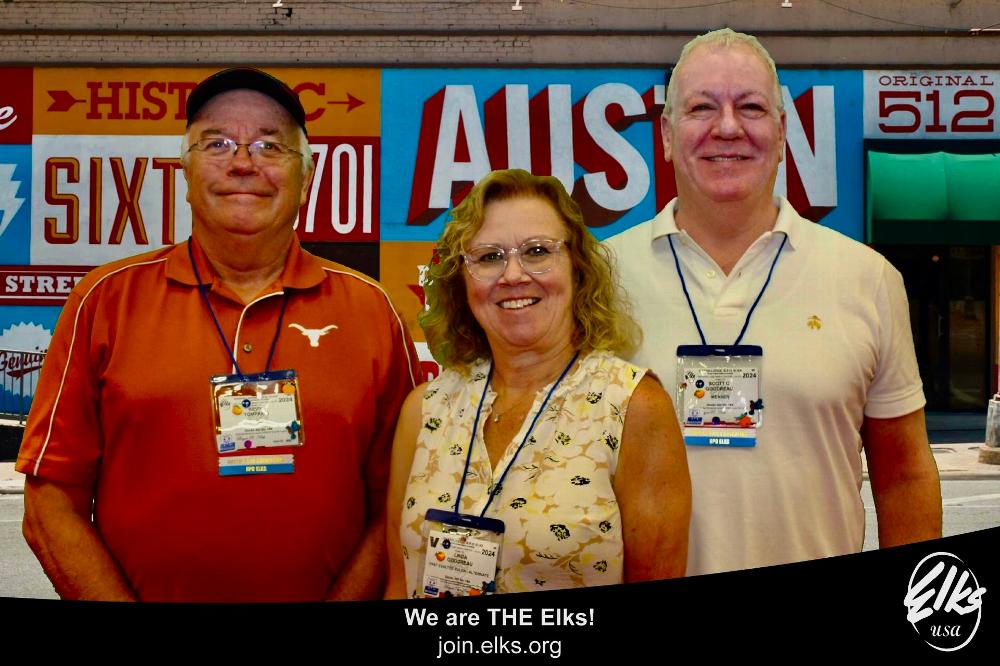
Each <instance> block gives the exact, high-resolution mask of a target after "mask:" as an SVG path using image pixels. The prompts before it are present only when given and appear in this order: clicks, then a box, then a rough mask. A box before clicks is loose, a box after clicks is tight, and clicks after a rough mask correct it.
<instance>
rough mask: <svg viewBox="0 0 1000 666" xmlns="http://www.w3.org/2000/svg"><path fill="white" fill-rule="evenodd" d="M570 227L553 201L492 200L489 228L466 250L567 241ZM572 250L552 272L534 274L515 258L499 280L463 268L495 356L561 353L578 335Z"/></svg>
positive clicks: (487, 211)
mask: <svg viewBox="0 0 1000 666" xmlns="http://www.w3.org/2000/svg"><path fill="white" fill-rule="evenodd" d="M567 237H568V235H567V230H566V225H565V223H564V222H563V220H562V218H560V217H559V214H558V213H557V212H556V209H555V208H554V207H553V206H552V204H550V203H549V202H548V201H546V200H544V199H539V198H534V197H532V198H516V199H503V200H500V201H492V202H490V203H488V204H486V207H485V209H484V218H483V225H482V227H480V229H479V231H478V233H476V235H475V236H473V237H472V239H471V240H470V241H469V243H468V244H467V247H466V250H471V249H473V248H475V247H478V246H480V245H499V246H500V247H502V248H504V249H506V250H507V251H508V253H509V248H516V247H519V246H520V245H521V244H522V243H523V242H524V241H526V240H528V239H533V238H547V239H552V240H562V239H566V238H567ZM570 251H571V250H570V248H565V247H564V248H563V249H562V251H561V253H560V254H559V255H558V256H557V257H555V261H554V265H553V267H552V270H550V271H548V272H546V273H540V274H537V275H534V274H532V273H528V272H526V271H525V270H524V269H523V268H521V264H520V262H519V261H518V260H517V257H516V256H509V257H508V261H507V267H506V269H505V270H504V272H503V274H502V275H501V276H500V277H499V278H497V279H496V280H493V281H481V280H476V279H473V278H472V276H471V275H469V271H468V269H467V268H463V274H464V279H465V291H466V295H467V297H468V302H469V308H470V309H471V310H472V314H473V316H474V317H475V318H476V321H477V322H479V325H480V326H481V327H482V328H483V331H484V332H485V333H486V338H487V339H488V340H489V343H490V348H491V349H492V351H493V355H494V356H496V355H497V354H498V353H508V354H510V353H518V352H525V351H534V352H540V353H544V352H547V351H550V350H553V349H561V348H564V347H565V346H566V345H568V344H569V343H570V340H571V338H572V335H573V330H574V327H575V326H574V322H573V311H572V304H573V276H572V264H571V261H570V257H569V252H570Z"/></svg>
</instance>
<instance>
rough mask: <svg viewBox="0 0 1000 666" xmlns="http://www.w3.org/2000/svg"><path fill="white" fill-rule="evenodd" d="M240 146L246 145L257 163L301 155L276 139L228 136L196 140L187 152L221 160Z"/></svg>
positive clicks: (278, 160) (228, 156)
mask: <svg viewBox="0 0 1000 666" xmlns="http://www.w3.org/2000/svg"><path fill="white" fill-rule="evenodd" d="M241 147H246V149H247V152H248V153H250V159H252V160H254V161H256V162H258V163H275V162H280V161H281V160H283V159H285V158H288V157H291V156H292V155H298V156H301V155H302V153H300V152H299V151H297V150H295V149H294V148H291V147H289V146H286V145H285V144H283V143H280V142H278V141H269V140H267V139H258V140H256V141H253V142H251V143H237V142H236V141H234V140H232V139H230V138H227V137H221V136H220V137H213V138H210V139H201V140H200V141H196V142H195V143H192V144H191V146H190V147H189V148H188V152H191V151H192V150H197V151H198V152H199V153H201V154H202V155H204V156H205V157H207V158H209V159H212V160H218V161H223V160H231V159H232V158H233V157H235V156H236V151H238V150H239V149H240V148H241Z"/></svg>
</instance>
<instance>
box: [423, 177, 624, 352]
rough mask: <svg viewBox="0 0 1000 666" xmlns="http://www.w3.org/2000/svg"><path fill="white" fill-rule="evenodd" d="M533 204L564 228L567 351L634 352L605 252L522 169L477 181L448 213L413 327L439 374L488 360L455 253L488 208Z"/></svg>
mask: <svg viewBox="0 0 1000 666" xmlns="http://www.w3.org/2000/svg"><path fill="white" fill-rule="evenodd" d="M519 198H535V199H541V200H543V201H548V202H549V203H550V204H552V207H553V208H554V209H555V211H556V212H557V213H558V214H559V217H560V218H562V220H563V222H564V223H565V225H566V232H567V239H566V240H567V242H566V248H567V250H568V253H569V256H570V258H571V260H572V266H573V305H572V307H573V321H574V323H575V329H574V332H573V345H574V346H575V347H576V348H577V349H579V350H581V351H589V350H595V349H601V350H607V351H611V352H613V353H616V354H626V355H627V354H628V353H630V352H632V351H634V350H635V349H636V348H637V347H638V345H639V342H640V341H641V339H642V331H641V330H640V329H639V326H638V324H636V323H635V320H634V319H633V318H632V315H631V307H630V304H629V302H628V300H627V299H626V297H625V295H624V293H623V291H622V289H621V286H620V285H619V283H618V278H617V275H616V272H615V269H614V264H613V260H612V258H611V255H610V253H609V251H608V250H607V248H605V247H604V246H603V245H601V244H600V243H598V242H597V239H595V238H594V236H593V235H592V234H591V233H590V230H589V229H587V227H586V225H585V224H584V222H583V215H582V213H581V212H580V207H579V206H578V205H577V204H576V202H575V201H573V199H572V198H571V197H570V196H569V194H567V193H566V190H565V188H563V186H562V183H561V182H559V180H558V179H556V178H553V177H552V176H533V175H531V174H530V173H528V172H527V171H524V170H522V169H506V170H502V171H494V172H492V173H490V174H489V175H488V176H486V177H485V178H483V179H482V180H481V181H479V182H478V183H477V184H476V186H475V187H473V188H472V190H471V191H470V192H469V195H468V196H467V197H466V198H465V199H464V200H463V201H462V203H461V204H459V205H458V206H456V207H455V209H454V210H452V213H451V221H450V222H449V223H448V224H447V225H446V226H445V229H444V233H442V234H441V238H440V239H438V243H437V247H436V248H435V250H434V257H433V258H432V260H431V265H430V266H429V269H428V271H427V276H426V278H425V282H424V294H425V296H426V302H427V307H426V309H425V310H424V311H423V312H422V313H421V314H420V315H419V317H418V320H419V322H420V326H421V327H422V328H423V329H424V334H425V335H426V336H427V345H428V347H429V348H430V351H431V353H432V354H433V355H434V358H435V359H436V360H437V362H438V363H440V364H441V365H442V366H444V367H446V368H457V369H465V368H467V367H468V366H469V365H470V364H472V363H473V362H475V361H477V360H478V359H481V358H489V357H491V353H490V346H489V342H488V341H487V339H486V334H485V332H483V329H482V327H481V326H480V325H479V322H477V321H476V319H475V317H474V316H473V314H472V310H471V309H470V308H469V303H468V298H467V296H466V291H465V276H464V275H463V274H462V271H463V270H464V268H463V266H464V261H463V259H462V253H463V251H464V249H465V248H466V246H467V244H468V243H469V242H470V241H471V240H472V238H473V237H474V236H475V235H476V234H477V233H478V232H479V229H480V228H481V227H482V226H483V220H484V217H485V211H486V206H487V205H489V204H490V203H492V202H494V201H503V200H507V199H519Z"/></svg>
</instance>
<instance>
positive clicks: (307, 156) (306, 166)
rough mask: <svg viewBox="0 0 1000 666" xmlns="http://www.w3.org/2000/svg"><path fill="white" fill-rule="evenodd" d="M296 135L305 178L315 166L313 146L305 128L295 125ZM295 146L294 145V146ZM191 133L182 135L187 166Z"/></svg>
mask: <svg viewBox="0 0 1000 666" xmlns="http://www.w3.org/2000/svg"><path fill="white" fill-rule="evenodd" d="M295 136H296V138H297V139H298V144H299V145H298V147H296V150H298V151H299V152H300V153H302V158H301V159H302V177H303V178H305V177H306V176H308V175H309V172H310V171H311V170H312V168H313V158H312V148H311V147H310V146H309V137H307V136H306V132H305V130H304V129H302V128H301V127H299V126H298V125H296V126H295ZM293 147H294V146H293ZM190 150H191V134H190V130H189V131H188V132H185V133H184V136H182V137H181V164H182V165H184V166H185V167H186V166H187V163H188V160H189V159H190V158H191V152H190Z"/></svg>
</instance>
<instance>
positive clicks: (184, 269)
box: [166, 235, 326, 289]
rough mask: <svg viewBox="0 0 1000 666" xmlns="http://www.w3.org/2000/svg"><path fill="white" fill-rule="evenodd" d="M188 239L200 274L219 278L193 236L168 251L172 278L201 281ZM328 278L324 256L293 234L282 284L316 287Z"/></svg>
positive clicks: (194, 283)
mask: <svg viewBox="0 0 1000 666" xmlns="http://www.w3.org/2000/svg"><path fill="white" fill-rule="evenodd" d="M188 243H190V244H191V254H192V255H193V256H194V263H195V265H196V266H197V267H198V275H200V276H201V280H202V282H203V283H204V284H210V285H214V284H215V281H216V275H215V271H214V270H213V269H212V265H211V264H210V263H209V261H208V257H207V256H205V251H204V250H203V249H202V248H201V246H200V245H199V244H198V241H197V240H195V238H194V237H193V236H192V237H191V238H189V239H188V241H187V242H185V243H178V244H177V245H175V246H174V247H173V249H172V250H171V251H170V253H169V254H168V255H167V262H166V275H167V277H168V278H170V279H171V280H175V281H177V282H180V283H181V284H186V285H190V286H192V287H194V286H197V285H198V280H197V278H196V277H195V273H194V270H193V269H192V268H191V259H190V258H189V256H188ZM324 279H326V273H325V272H324V271H323V266H322V263H321V262H320V260H319V259H318V258H317V257H316V256H314V255H312V254H310V253H309V252H306V251H305V250H304V249H302V245H301V244H300V243H299V238H298V236H297V235H293V236H292V244H291V246H290V247H289V248H288V257H287V258H286V259H285V267H284V268H283V269H282V271H281V275H279V276H278V287H279V288H281V289H284V288H285V287H288V288H290V289H309V288H310V287H315V286H316V285H318V284H319V283H320V282H322V281H323V280H324Z"/></svg>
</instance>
